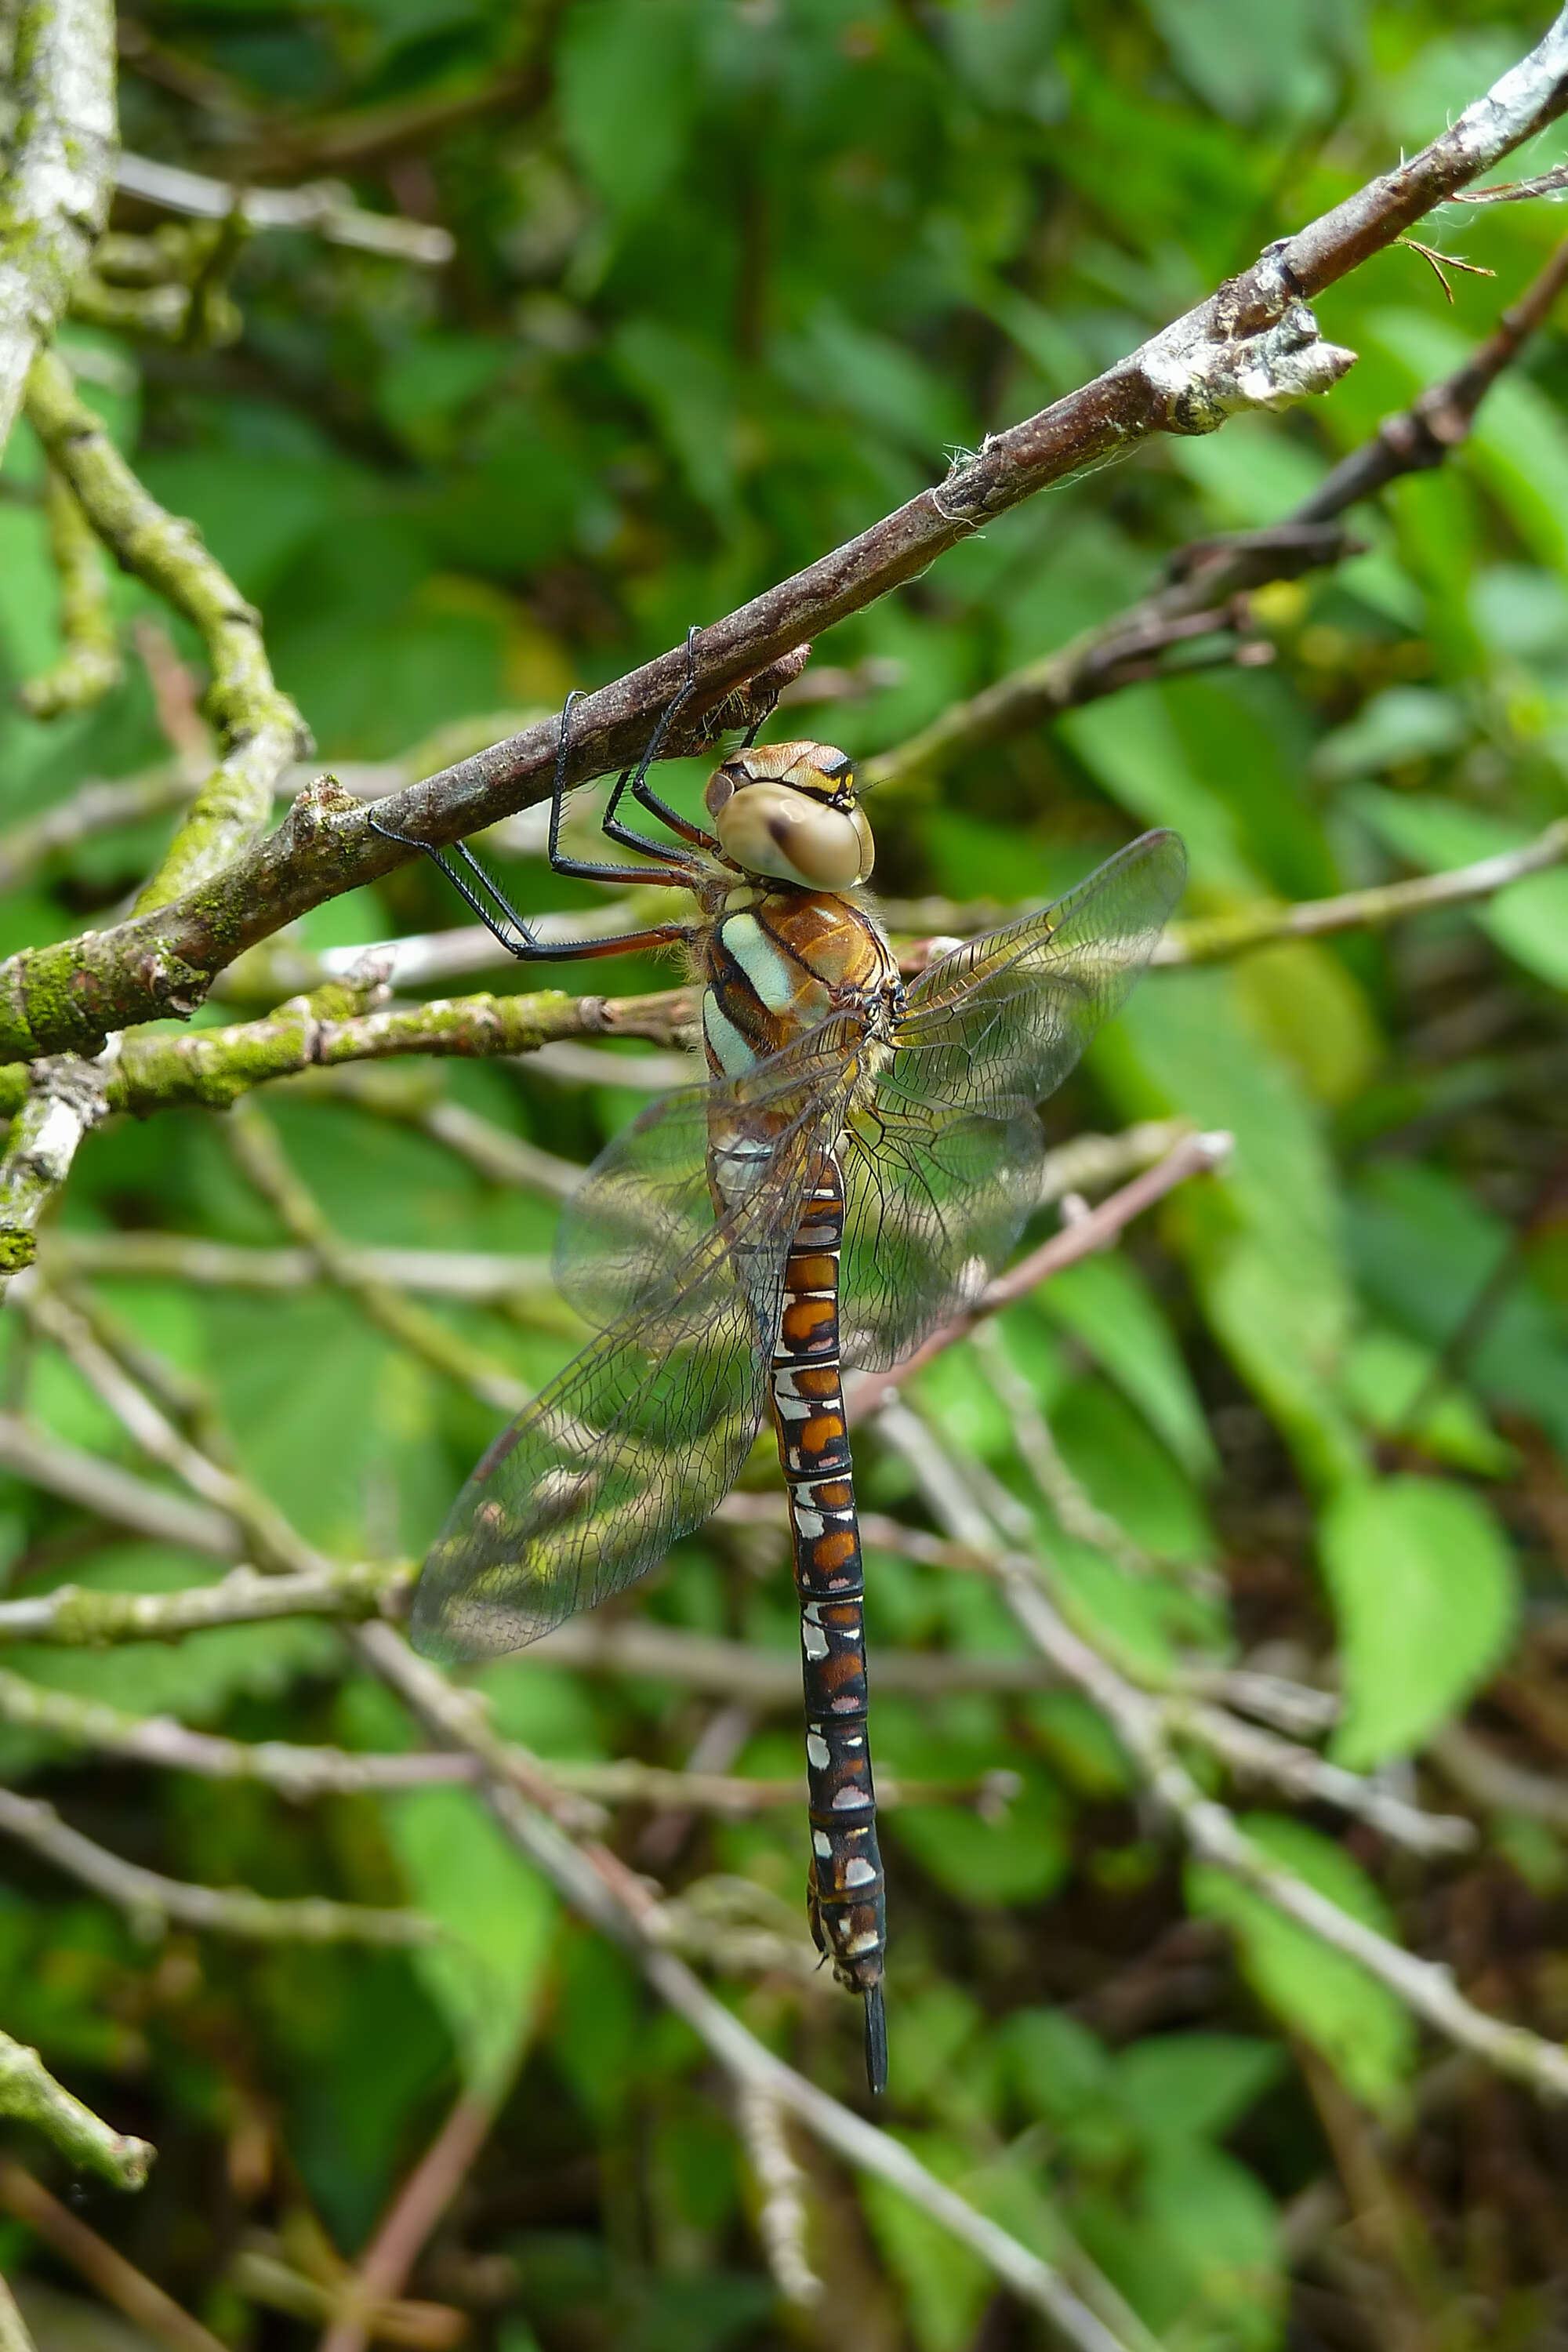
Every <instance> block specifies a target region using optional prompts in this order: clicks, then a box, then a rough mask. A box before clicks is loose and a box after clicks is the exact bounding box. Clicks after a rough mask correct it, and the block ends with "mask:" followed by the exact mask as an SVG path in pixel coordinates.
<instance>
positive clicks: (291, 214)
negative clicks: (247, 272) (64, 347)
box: [114, 151, 456, 269]
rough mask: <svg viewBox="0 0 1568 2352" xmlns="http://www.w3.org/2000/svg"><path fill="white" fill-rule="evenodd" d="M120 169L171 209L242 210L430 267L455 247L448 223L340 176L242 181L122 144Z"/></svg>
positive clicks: (263, 221)
mask: <svg viewBox="0 0 1568 2352" xmlns="http://www.w3.org/2000/svg"><path fill="white" fill-rule="evenodd" d="M114 177H115V181H116V184H118V185H119V186H120V188H121V189H122V190H123V192H124V194H126V195H128V196H137V197H140V199H141V201H142V203H143V204H147V205H158V206H160V207H161V209H162V210H163V211H164V212H171V213H187V214H190V215H194V216H195V217H196V218H197V219H201V220H223V219H226V217H227V216H228V215H229V214H230V213H234V212H237V213H238V214H239V215H241V217H242V218H243V219H245V220H246V221H247V222H248V223H249V224H250V226H251V227H252V228H309V229H314V230H315V232H316V234H317V236H321V237H324V238H325V239H326V241H327V243H328V244H329V245H349V246H354V247H357V248H358V249H359V250H360V251H361V252H362V253H384V254H387V255H390V256H391V257H392V258H393V259H394V260H395V261H415V262H418V263H419V264H420V265H421V267H422V268H426V269H440V268H445V266H446V264H447V262H448V261H450V260H451V258H452V255H453V253H454V251H455V250H456V247H455V246H454V244H453V240H452V236H451V232H450V231H449V230H447V229H444V228H437V227H436V226H433V225H432V224H431V223H430V222H428V221H416V220H409V219H407V218H405V216H404V215H402V214H399V213H370V212H366V211H364V210H363V207H362V206H360V205H356V204H355V203H354V202H353V198H352V197H351V196H350V195H349V194H348V191H347V190H346V189H345V188H343V187H342V185H341V184H339V183H338V182H337V181H335V180H322V181H319V182H317V183H316V184H314V185H313V186H308V187H301V188H237V187H233V186H231V185H230V184H229V183H228V182H227V181H226V180H213V179H209V178H208V177H207V175H206V174H205V173H204V172H187V171H185V170H184V169H183V168H182V167H181V166H180V165H178V164H174V163H154V162H153V159H152V157H151V156H148V155H132V154H127V153H125V152H123V151H122V152H121V156H120V159H119V162H118V163H116V165H115V168H114Z"/></svg>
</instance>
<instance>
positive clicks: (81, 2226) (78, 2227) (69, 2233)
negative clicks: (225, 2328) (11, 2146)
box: [0, 2158, 226, 2352]
mask: <svg viewBox="0 0 1568 2352" xmlns="http://www.w3.org/2000/svg"><path fill="white" fill-rule="evenodd" d="M0 2206H4V2208H5V2211H6V2212H8V2213H11V2214H14V2215H15V2216H16V2220H17V2221H25V2222H26V2226H27V2227H28V2229H29V2230H32V2231H35V2232H36V2233H37V2236H38V2237H40V2238H41V2239H42V2240H43V2242H44V2243H45V2245H47V2246H48V2247H50V2248H51V2249H52V2251H53V2252H55V2253H57V2254H58V2255H59V2257H60V2259H61V2260H62V2261H63V2262H68V2263H70V2265H71V2267H72V2268H73V2269H74V2270H77V2271H79V2272H80V2273H81V2275H82V2277H83V2278H85V2279H86V2280H87V2281H88V2283H89V2285H91V2286H93V2287H95V2288H96V2289H97V2291H98V2293H99V2294H100V2295H102V2297H103V2298H104V2301H105V2302H106V2303H111V2304H113V2305H114V2306H115V2308H116V2310H118V2311H122V2312H123V2313H124V2314H125V2316H126V2318H127V2319H129V2320H130V2321H132V2324H133V2325H134V2326H137V2327H140V2328H142V2330H143V2331H144V2332H145V2333H146V2334H147V2335H148V2336H153V2337H155V2338H156V2340H157V2342H159V2343H160V2344H164V2345H167V2346H168V2347H169V2352H226V2346H224V2345H223V2344H221V2343H220V2342H219V2341H218V2338H217V2337H216V2336H213V2335H211V2334H209V2332H208V2330H207V2329H206V2328H205V2327H204V2326H202V2324H201V2322H200V2320H199V2319H193V2318H192V2317H191V2315H190V2313H189V2312H188V2311H182V2309H181V2308H180V2305H178V2304H177V2303H175V2302H174V2301H173V2300H172V2298H171V2297H170V2296H168V2295H166V2294H164V2293H163V2288H162V2287H161V2286H155V2285H154V2284H153V2281H152V2280H151V2279H150V2278H148V2277H146V2276H145V2275H144V2274H143V2273H142V2272H141V2271H139V2270H137V2269H136V2267H135V2265H134V2264H133V2263H128V2262H127V2261H126V2259H125V2257H124V2255H123V2254H121V2253H117V2252H115V2250H114V2248H113V2247H112V2246H111V2245H110V2244H109V2243H108V2242H107V2241H106V2240H105V2239H103V2238H100V2236H99V2234H98V2232H97V2231H96V2230H89V2228H88V2226H87V2223H86V2222H85V2221H82V2219H81V2218H80V2216H79V2214H76V2213H72V2212H71V2211H70V2210H68V2208H67V2207H66V2206H64V2205H62V2204H61V2203H60V2201H59V2200H58V2198H55V2197H51V2196H50V2195H49V2192H48V2190H47V2189H46V2188H45V2187H44V2186H43V2184H42V2183H41V2182H40V2181H37V2180H35V2179H34V2178H33V2176H32V2174H31V2173H30V2172H26V2171H24V2170H23V2168H22V2167H21V2166H20V2165H19V2164H14V2163H12V2162H11V2161H10V2160H9V2159H8V2158H0Z"/></svg>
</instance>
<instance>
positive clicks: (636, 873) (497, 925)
mask: <svg viewBox="0 0 1568 2352" xmlns="http://www.w3.org/2000/svg"><path fill="white" fill-rule="evenodd" d="M582 699H583V694H582V690H581V688H574V689H573V691H572V692H571V693H570V694H569V695H568V696H567V698H566V701H565V704H564V706H563V709H562V713H561V733H560V740H559V742H558V744H557V747H556V753H555V773H554V777H553V780H552V785H551V793H550V838H549V848H548V856H549V860H550V865H551V868H552V871H553V872H554V873H557V874H562V875H565V876H567V877H570V878H571V879H574V880H581V881H590V882H614V883H622V882H653V883H668V882H669V881H671V880H672V879H678V880H690V879H691V878H693V877H695V875H696V872H697V870H698V869H697V866H696V863H695V861H694V860H693V859H692V858H690V857H689V856H686V855H685V854H684V853H683V852H682V851H680V850H673V849H668V848H667V847H665V846H664V845H662V844H661V843H659V842H656V841H649V842H647V843H642V844H641V846H643V847H644V848H646V850H647V853H648V855H649V856H651V857H653V858H654V859H656V860H657V861H658V862H657V863H656V864H655V865H652V866H626V865H623V864H619V863H615V862H611V861H607V860H606V861H595V860H589V859H586V858H576V857H568V856H565V855H563V852H562V849H561V823H562V812H563V806H564V803H565V796H566V747H567V740H568V730H569V728H570V725H571V719H572V708H573V705H574V703H576V702H580V701H581V700H582ZM668 716H669V714H668V711H667V712H666V714H665V718H664V719H663V720H661V721H660V726H661V727H663V726H665V725H667V724H668ZM655 740H658V738H657V736H656V738H655ZM625 781H626V779H625V778H624V777H623V778H622V782H623V783H624V782H625ZM616 793H617V795H618V793H619V786H617V787H616ZM611 805H612V806H613V805H614V802H613V801H612V803H611ZM366 821H367V823H368V824H369V825H370V829H371V831H372V832H373V833H379V834H380V835H381V836H382V838H383V840H384V841H397V842H401V843H403V844H404V845H405V847H407V848H409V849H422V850H423V851H424V852H425V854H426V856H427V857H429V858H431V859H433V860H434V862H435V863H436V865H437V866H439V867H440V869H441V872H442V873H443V874H444V875H445V876H446V877H447V881H448V882H449V883H450V884H451V885H452V887H453V888H454V889H455V890H456V891H457V893H458V897H459V898H462V900H463V901H464V903H465V905H467V906H468V907H469V908H471V909H472V911H473V912H474V913H475V914H476V915H477V916H478V917H479V920H480V922H481V923H483V925H484V927H485V929H486V930H488V931H489V934H490V937H491V938H492V939H493V940H496V942H497V943H498V945H500V947H503V948H504V949H505V950H506V951H507V953H508V955H510V956H515V957H516V958H517V959H518V961H519V962H520V963H533V962H542V963H554V962H562V963H567V962H572V961H576V960H580V959H586V958H588V957H592V956H610V955H625V954H628V953H630V952H632V951H633V950H637V949H639V948H654V947H668V946H671V945H674V944H675V943H676V942H678V941H682V942H683V941H685V940H689V938H690V937H691V926H690V925H689V924H687V923H683V922H679V921H670V922H667V923H655V924H650V925H649V926H647V929H643V930H639V931H618V932H616V934H615V935H614V936H613V937H612V938H610V939H605V940H540V939H539V938H538V937H537V936H536V935H535V933H534V930H533V928H532V926H531V923H530V921H529V919H528V918H527V917H526V916H525V915H523V914H522V913H521V912H520V910H519V909H518V908H516V907H514V906H513V904H512V902H511V900H510V898H508V897H507V895H506V893H505V891H504V890H503V889H502V888H501V887H500V883H499V882H498V881H497V880H496V878H495V877H494V875H493V874H491V873H489V871H488V870H487V868H486V867H485V866H482V865H481V864H480V862H479V859H478V858H477V857H476V856H474V853H473V851H472V850H471V849H470V848H469V847H468V844H467V842H464V841H458V842H455V843H454V844H453V850H454V853H455V856H454V857H448V856H446V855H445V854H444V852H443V851H441V850H439V849H437V847H436V846H435V845H434V844H433V843H431V842H428V841H417V840H416V839H415V837H414V835H412V834H406V833H397V832H395V831H394V829H393V827H392V826H391V825H387V824H382V823H381V822H380V820H379V819H378V818H377V817H376V816H375V814H374V812H372V813H371V814H370V815H369V816H368V817H367V820H366ZM606 830H607V827H606ZM470 877H471V878H470ZM481 892H482V893H483V894H484V895H483V896H482V897H481V895H480V893H481Z"/></svg>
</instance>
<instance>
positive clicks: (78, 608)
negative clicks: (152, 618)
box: [16, 466, 124, 719]
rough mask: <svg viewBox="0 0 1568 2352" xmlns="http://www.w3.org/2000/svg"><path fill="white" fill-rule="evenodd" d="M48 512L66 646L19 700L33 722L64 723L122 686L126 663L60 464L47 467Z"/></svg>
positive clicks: (98, 561) (92, 538)
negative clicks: (71, 712)
mask: <svg viewBox="0 0 1568 2352" xmlns="http://www.w3.org/2000/svg"><path fill="white" fill-rule="evenodd" d="M44 509H45V512H46V513H47V517H48V523H49V553H50V557H51V559H52V561H53V563H54V568H55V576H56V578H57V579H58V582H59V584H60V635H61V636H62V637H63V639H64V640H65V644H64V649H63V651H62V652H61V654H60V656H59V657H58V660H56V661H54V662H52V663H51V664H50V666H49V667H48V668H47V669H46V670H42V671H40V672H39V673H38V674H37V677H30V678H27V679H26V681H25V682H24V683H23V684H22V685H21V686H20V687H18V688H17V689H16V698H17V700H18V701H19V702H20V703H21V705H22V707H23V709H25V710H26V712H27V715H28V716H29V718H32V719H60V718H63V717H64V716H65V714H66V713H67V712H68V711H71V710H90V709H92V708H93V707H94V705H95V704H97V703H100V702H101V701H102V700H103V698H104V696H105V695H106V694H108V693H109V692H110V690H111V689H112V688H114V687H116V686H118V685H119V683H120V680H121V676H122V675H123V671H124V664H123V663H122V662H121V657H120V639H119V635H118V634H117V632H116V630H115V626H114V619H113V614H112V612H111V610H110V601H109V580H108V575H107V574H106V572H105V571H104V568H103V550H102V548H101V547H100V545H99V543H98V539H97V536H96V534H95V532H94V531H93V529H92V526H91V524H90V523H89V521H88V520H87V517H86V516H85V515H84V514H83V512H82V510H81V502H80V500H79V499H78V497H77V495H76V492H75V491H74V490H73V489H72V488H71V486H70V484H69V483H68V481H67V479H66V478H65V476H64V475H63V474H62V473H61V472H60V471H59V469H58V467H56V466H51V467H49V469H48V478H47V482H46V484H45V488H44Z"/></svg>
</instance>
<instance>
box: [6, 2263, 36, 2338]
mask: <svg viewBox="0 0 1568 2352" xmlns="http://www.w3.org/2000/svg"><path fill="white" fill-rule="evenodd" d="M0 2352H38V2347H37V2345H36V2344H35V2343H34V2341H33V2339H32V2337H31V2336H29V2335H28V2333H27V2323H26V2320H25V2319H24V2318H23V2316H22V2315H21V2313H20V2311H19V2310H18V2309H17V2307H16V2296H15V2295H14V2294H12V2292H11V2290H10V2288H9V2287H8V2286H7V2285H6V2284H5V2280H4V2279H3V2278H0Z"/></svg>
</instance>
